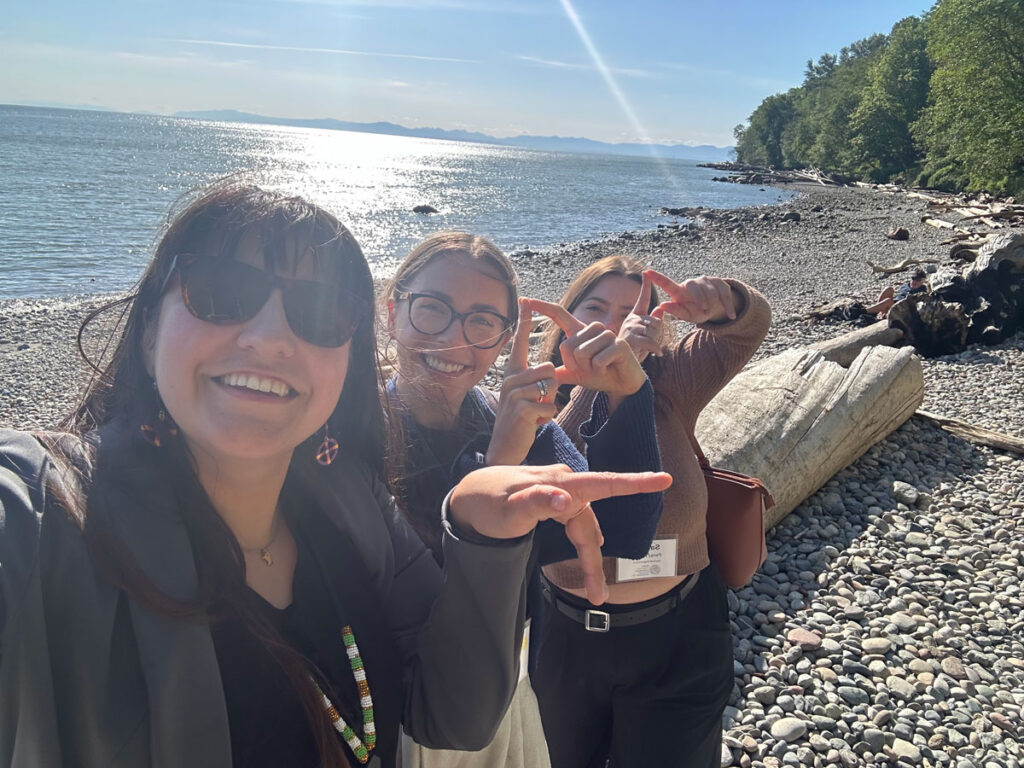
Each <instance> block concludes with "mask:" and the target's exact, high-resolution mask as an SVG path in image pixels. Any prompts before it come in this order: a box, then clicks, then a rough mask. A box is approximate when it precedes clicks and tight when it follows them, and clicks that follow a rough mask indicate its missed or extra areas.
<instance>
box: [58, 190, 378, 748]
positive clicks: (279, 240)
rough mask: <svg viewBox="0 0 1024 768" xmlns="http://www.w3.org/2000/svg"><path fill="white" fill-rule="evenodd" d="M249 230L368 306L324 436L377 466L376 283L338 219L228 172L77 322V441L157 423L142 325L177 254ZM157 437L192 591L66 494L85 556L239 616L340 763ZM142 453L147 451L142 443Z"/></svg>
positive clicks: (149, 599) (188, 606)
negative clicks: (89, 373)
mask: <svg viewBox="0 0 1024 768" xmlns="http://www.w3.org/2000/svg"><path fill="white" fill-rule="evenodd" d="M254 235H255V236H258V237H259V238H260V242H262V244H263V249H264V251H263V253H264V256H263V258H264V260H265V262H266V264H265V266H266V268H268V269H270V268H274V267H277V268H284V267H282V266H281V265H280V264H278V263H277V261H275V263H274V264H271V263H270V261H271V260H285V261H286V262H287V259H288V258H293V259H294V260H295V261H294V262H287V263H297V262H298V260H299V255H301V254H305V253H309V252H312V254H313V255H314V256H315V258H316V265H317V269H318V272H319V273H320V274H319V275H318V278H319V279H325V280H328V281H331V282H334V283H336V284H338V285H343V286H344V287H345V288H346V289H347V290H348V291H349V292H350V293H352V294H355V295H356V296H358V297H360V298H361V299H362V300H363V301H364V302H365V305H366V308H367V311H366V312H365V316H364V317H363V318H362V319H361V322H360V323H359V326H358V328H357V330H356V332H355V335H354V336H353V337H352V340H351V341H350V342H349V344H350V352H349V366H348V372H347V375H346V378H345V384H344V388H343V390H342V393H341V396H340V398H339V400H338V404H337V406H336V407H335V409H334V411H333V413H332V414H331V416H330V418H329V420H328V424H329V428H330V431H331V433H333V434H335V435H344V436H345V450H346V452H348V453H350V455H357V456H360V457H361V458H365V459H366V460H367V461H368V462H369V464H370V465H371V466H372V467H373V468H374V469H375V470H377V471H379V472H383V467H384V442H385V440H384V426H383V417H382V412H381V405H380V400H379V384H380V376H379V371H378V368H377V364H376V361H377V357H376V334H375V331H374V322H373V312H372V307H373V279H372V276H371V274H370V270H369V267H368V265H367V263H366V260H365V258H364V257H363V253H362V251H361V250H360V248H359V244H358V243H357V242H356V240H355V238H353V237H352V235H351V233H350V232H349V231H348V230H347V229H346V228H345V227H344V226H343V225H342V224H341V223H340V222H339V221H338V220H337V219H336V218H335V217H334V216H332V215H331V214H329V213H327V212H326V211H324V210H323V209H321V208H319V207H317V206H316V205H313V204H312V203H309V202H307V201H306V200H304V199H302V198H299V197H288V196H285V195H282V194H279V193H275V192H270V191H266V190H263V189H260V188H258V187H256V186H253V185H250V184H246V183H244V182H241V181H239V180H238V179H234V178H230V179H226V180H222V181H220V182H218V183H215V184H213V185H212V186H210V187H208V188H206V189H203V190H200V191H199V192H198V193H196V194H195V195H194V196H192V197H190V198H187V199H185V200H184V201H183V202H182V203H180V204H179V206H178V208H177V209H175V210H173V211H172V213H171V215H170V216H169V218H168V223H167V225H166V226H165V229H164V231H163V234H162V236H161V238H160V241H159V244H158V245H157V248H156V251H155V254H154V256H153V258H152V260H151V261H150V263H149V265H148V266H147V268H146V270H145V272H144V273H143V275H142V278H141V279H140V281H139V283H138V284H137V286H136V288H135V289H134V290H133V291H132V292H131V293H130V295H129V296H127V297H125V298H123V299H119V300H117V301H115V302H113V303H111V304H109V305H107V306H105V307H102V308H101V309H99V310H97V311H96V312H94V313H92V314H91V315H90V316H89V317H87V318H86V320H85V321H84V322H83V324H82V328H81V329H80V331H79V335H78V344H79V351H80V352H81V353H82V356H83V358H85V359H86V361H87V362H88V363H89V364H90V366H92V368H93V370H94V376H93V378H92V380H91V381H90V382H89V384H88V386H87V389H86V392H85V395H84V396H83V399H82V402H81V405H80V406H79V407H78V408H77V410H76V411H75V412H74V413H73V414H72V415H71V416H70V417H69V418H68V419H67V420H66V421H65V423H64V425H63V426H64V429H66V430H67V431H69V432H71V433H73V434H76V435H78V436H80V437H85V436H86V435H87V433H90V432H92V431H93V430H100V431H101V432H102V431H103V430H105V429H115V430H120V433H121V434H131V435H134V436H137V435H138V431H139V425H140V424H142V423H145V422H154V421H155V419H154V416H155V415H156V414H157V412H158V410H159V409H160V407H161V406H160V402H159V396H158V394H157V393H156V391H155V388H154V387H153V381H152V379H151V378H150V376H149V374H148V373H147V370H146V366H145V363H144V356H143V348H144V340H145V337H146V333H147V324H149V323H150V322H152V321H154V319H155V317H156V315H157V310H158V307H159V305H160V302H161V301H162V299H163V296H164V294H165V293H166V291H167V290H171V289H173V287H174V286H175V285H177V283H176V282H175V279H174V278H175V275H174V269H175V267H174V264H175V257H176V256H178V255H179V254H188V255H190V256H193V257H197V258H215V259H230V258H235V257H236V253H237V250H238V248H239V244H240V243H242V242H243V240H244V239H245V238H247V237H252V236H254ZM111 313H116V314H117V315H118V316H117V327H116V328H115V330H114V331H112V332H110V333H109V335H108V336H107V338H106V343H105V349H108V350H109V349H111V348H112V350H113V351H112V353H110V354H109V355H103V356H102V357H101V358H100V359H99V360H93V359H92V358H91V357H90V355H89V354H88V353H87V351H86V349H85V347H86V344H85V339H86V336H87V333H88V332H89V331H90V329H91V327H92V325H93V323H95V322H96V321H98V320H101V319H104V318H109V317H110V316H111ZM118 329H119V330H118ZM163 437H164V440H163V442H162V445H161V447H160V448H159V449H158V450H159V456H158V462H159V471H160V472H161V473H164V474H165V475H166V476H168V477H169V478H170V480H171V484H172V485H173V487H174V489H175V492H174V496H175V498H174V501H175V502H176V507H177V509H178V511H179V513H180V515H181V517H182V520H183V522H184V525H185V528H186V531H187V533H188V537H189V540H190V542H191V545H192V548H193V552H194V555H195V562H196V569H197V574H198V579H199V594H198V596H197V598H196V599H195V600H180V599H177V598H174V597H171V596H169V595H167V594H165V593H163V592H161V591H160V590H159V589H158V588H157V587H156V586H155V585H153V584H152V582H151V581H150V580H149V579H148V578H147V577H146V575H145V573H144V571H143V569H142V568H141V567H140V566H139V564H138V563H137V562H136V561H135V560H134V559H133V558H132V556H131V554H130V553H129V552H128V551H127V549H126V547H124V546H123V545H122V544H121V543H120V542H119V541H118V538H117V535H116V533H114V532H113V528H112V526H111V525H110V523H109V521H108V520H107V515H106V514H105V510H104V507H103V505H102V504H92V505H90V504H88V498H87V496H88V494H87V493H82V494H79V495H78V496H75V495H74V494H71V495H68V494H64V496H63V498H62V502H63V503H64V504H65V506H67V507H68V508H69V511H71V512H73V513H74V516H75V518H76V519H77V520H78V522H79V523H80V524H81V525H82V527H83V534H84V537H85V541H86V544H87V546H88V547H89V551H90V554H91V555H92V557H93V559H94V561H95V562H96V563H97V566H98V567H99V569H100V571H101V572H102V573H103V574H104V575H105V577H106V578H107V579H109V580H110V581H111V582H113V583H114V585H115V586H116V587H118V588H119V589H121V590H123V591H124V592H125V593H127V594H128V595H129V596H130V597H131V598H133V599H136V600H139V601H140V602H142V603H144V604H145V605H147V606H148V607H150V608H151V609H153V610H155V611H158V612H160V613H163V614H165V615H170V616H173V617H176V618H179V619H182V620H188V621H200V622H202V621H217V620H221V619H232V620H235V621H237V622H239V623H240V625H241V626H242V627H244V629H245V630H247V631H248V632H249V633H250V634H251V635H252V636H253V637H254V638H256V640H257V641H258V642H259V643H260V645H261V646H262V647H263V649H264V650H265V651H266V652H267V653H268V654H269V656H270V657H271V658H273V660H274V661H275V662H276V663H277V664H278V666H279V667H280V669H281V670H282V672H283V673H284V675H285V676H286V678H287V679H288V681H289V682H290V684H291V686H292V688H293V689H294V691H295V693H296V695H297V697H298V699H299V700H300V702H301V703H302V706H303V709H304V711H305V714H306V718H307V721H308V723H309V726H310V730H311V732H312V734H313V736H314V739H315V740H316V744H317V748H318V751H319V754H320V759H321V764H322V765H324V766H330V767H331V768H339V767H341V766H345V767H346V768H347V766H348V765H349V764H348V761H347V759H346V757H345V753H344V751H343V749H342V747H341V745H340V744H339V742H338V739H337V736H336V735H335V732H334V728H333V726H332V724H331V721H330V719H329V718H328V717H327V715H326V713H325V711H324V708H323V706H322V703H321V701H320V699H319V696H318V694H317V692H316V689H315V688H314V686H313V684H312V683H311V680H310V677H309V662H308V661H307V660H306V659H305V658H304V657H303V656H302V655H301V654H299V653H298V652H297V651H295V650H294V649H292V648H291V647H290V646H289V645H288V644H287V643H286V642H285V641H284V639H283V638H282V637H281V636H280V634H279V633H278V632H277V630H276V629H275V628H274V627H273V625H272V624H271V623H270V622H269V621H268V620H267V619H266V618H264V614H263V611H262V610H261V609H260V605H259V600H258V598H256V596H255V595H254V593H253V592H252V591H251V590H250V589H249V588H248V586H247V585H246V581H245V561H244V558H243V555H242V551H241V548H240V546H239V544H238V542H237V541H236V540H235V538H234V536H233V535H232V534H231V531H230V529H229V528H228V527H227V525H226V524H225V523H224V522H223V520H222V519H221V517H220V516H219V515H218V514H217V512H216V510H215V509H214V508H213V505H212V503H211V502H210V499H209V497H208V496H207V494H206V492H205V491H204V490H203V487H202V485H201V484H200V483H199V479H198V477H197V475H196V471H195V467H194V463H193V461H192V458H191V456H190V455H189V453H188V449H187V447H186V445H185V442H184V440H180V439H174V438H173V437H172V436H170V435H169V434H165V435H164V436H163ZM315 441H316V436H311V438H310V440H308V441H307V442H306V443H303V444H302V445H300V446H299V447H298V448H296V450H295V452H294V454H293V459H292V466H291V468H290V471H289V476H290V477H296V478H298V482H300V483H310V482H316V479H315V478H314V477H312V476H311V473H310V472H309V471H307V470H306V469H305V467H304V463H311V462H312V458H311V457H312V456H313V454H314V452H315V449H314V447H313V445H314V444H315ZM154 450H156V449H154ZM141 453H142V454H146V453H147V451H146V448H143V449H142V451H141ZM149 453H150V454H151V455H154V454H152V452H151V451H150V452H149ZM140 460H145V459H144V458H142V459H140ZM152 461H157V459H156V458H154V459H152ZM322 481H323V480H321V482H322ZM139 506H140V508H143V509H144V508H145V499H140V505H139ZM86 510H88V514H87V513H86Z"/></svg>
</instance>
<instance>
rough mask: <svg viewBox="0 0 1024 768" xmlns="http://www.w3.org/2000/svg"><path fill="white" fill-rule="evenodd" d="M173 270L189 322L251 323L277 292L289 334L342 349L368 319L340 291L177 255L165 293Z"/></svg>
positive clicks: (365, 308)
mask: <svg viewBox="0 0 1024 768" xmlns="http://www.w3.org/2000/svg"><path fill="white" fill-rule="evenodd" d="M175 270H177V272H178V275H179V280H180V282H181V298H182V301H183V302H184V304H185V307H186V308H187V309H188V311H189V312H191V313H192V315H193V316H194V317H197V318H199V319H200V320H203V321H205V322H208V323H214V324H216V325H234V324H237V323H244V322H246V321H248V320H251V319H252V318H254V317H255V316H256V315H257V314H259V311H260V310H261V309H263V305H264V304H266V303H267V299H269V298H270V294H271V292H273V291H274V289H275V288H280V289H281V298H282V303H283V304H284V313H285V317H286V318H287V320H288V326H289V327H290V328H291V329H292V333H294V334H295V335H296V336H297V337H298V338H300V339H302V340H303V341H306V342H309V343H310V344H313V345H315V346H318V347H341V346H344V345H345V344H346V343H347V342H348V341H349V340H350V339H351V338H352V336H353V335H354V334H355V332H356V329H357V328H358V327H359V324H360V323H362V322H363V321H364V320H365V319H366V318H367V317H368V316H369V314H370V313H369V309H370V305H369V304H368V303H367V302H366V301H365V300H364V299H362V298H361V297H359V296H356V295H355V294H353V293H351V292H349V291H347V290H345V289H344V288H342V287H340V286H337V285H331V284H329V283H322V282H319V281H316V280H296V279H294V278H288V277H281V276H279V275H276V274H273V273H271V272H267V271H266V270H263V269H260V268H259V267H254V266H252V265H251V264H246V263H244V262H241V261H237V260H235V259H210V258H207V259H197V258H195V257H194V256H189V255H184V254H179V255H178V256H175V257H174V261H173V262H172V263H171V269H170V270H169V271H168V273H167V279H166V280H165V283H164V287H166V283H167V281H169V280H170V277H171V275H173V274H174V271H175Z"/></svg>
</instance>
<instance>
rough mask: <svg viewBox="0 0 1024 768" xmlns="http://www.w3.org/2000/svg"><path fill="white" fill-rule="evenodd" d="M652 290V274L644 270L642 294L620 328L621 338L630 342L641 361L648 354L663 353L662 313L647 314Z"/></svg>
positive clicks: (630, 346) (657, 354)
mask: <svg viewBox="0 0 1024 768" xmlns="http://www.w3.org/2000/svg"><path fill="white" fill-rule="evenodd" d="M651 290H652V285H651V276H650V274H649V271H648V272H644V273H643V279H642V281H641V283H640V295H639V296H637V298H636V303H635V304H634V305H633V309H632V310H630V313H629V314H628V315H626V319H625V320H623V321H622V327H621V328H619V338H620V339H622V340H624V341H625V342H626V343H627V344H629V348H630V349H632V350H633V354H634V355H636V359H637V360H639V361H640V362H641V363H642V362H643V361H644V359H645V358H646V357H647V356H648V355H654V356H655V357H661V354H662V352H661V326H662V319H661V314H654V313H652V314H650V315H649V314H647V311H648V309H649V307H650V306H651ZM656 311H657V310H655V312H656Z"/></svg>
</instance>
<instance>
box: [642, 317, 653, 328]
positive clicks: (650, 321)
mask: <svg viewBox="0 0 1024 768" xmlns="http://www.w3.org/2000/svg"><path fill="white" fill-rule="evenodd" d="M640 324H641V325H644V326H648V325H653V324H654V318H653V317H651V316H650V315H640Z"/></svg>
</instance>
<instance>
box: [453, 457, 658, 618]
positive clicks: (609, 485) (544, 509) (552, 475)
mask: <svg viewBox="0 0 1024 768" xmlns="http://www.w3.org/2000/svg"><path fill="white" fill-rule="evenodd" d="M671 484H672V476H671V475H669V474H668V473H665V472H637V473H615V472H573V471H572V470H571V469H570V468H569V467H567V466H565V465H564V464H556V465H552V466H546V467H524V466H504V467H485V468H483V469H478V470H476V471H475V472H470V473H469V474H468V475H466V477H464V478H463V479H462V481H461V482H460V483H459V484H458V485H457V486H455V490H454V491H453V493H452V497H451V502H450V513H451V516H452V518H453V520H454V522H455V524H456V525H457V526H458V527H462V528H466V529H468V530H472V531H475V532H476V533H478V534H481V535H483V536H488V537H490V538H494V539H510V538H516V537H518V536H523V535H525V534H527V533H529V532H530V531H532V530H533V529H534V528H535V527H536V526H537V523H539V522H540V521H542V520H556V521H558V522H560V523H562V524H563V525H564V526H565V533H566V535H567V536H568V537H569V541H571V542H572V544H573V546H574V547H575V548H576V553H577V555H578V556H579V559H580V566H581V567H582V570H583V580H584V585H585V586H586V591H587V599H588V600H590V602H591V603H593V604H594V605H601V604H602V603H603V602H604V601H605V600H607V598H608V587H607V585H606V584H605V581H604V571H603V570H602V568H601V545H602V544H603V543H604V537H603V536H602V534H601V527H600V525H599V524H598V522H597V518H596V517H595V515H594V511H593V509H592V508H591V506H590V505H591V502H594V501H597V500H599V499H606V498H609V497H611V496H630V495H632V494H635V493H656V492H659V491H663V490H665V489H666V488H668V487H669V486H670V485H671Z"/></svg>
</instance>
